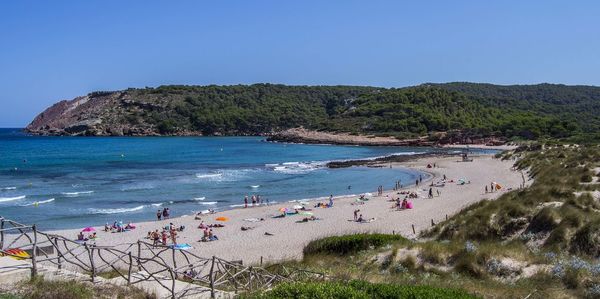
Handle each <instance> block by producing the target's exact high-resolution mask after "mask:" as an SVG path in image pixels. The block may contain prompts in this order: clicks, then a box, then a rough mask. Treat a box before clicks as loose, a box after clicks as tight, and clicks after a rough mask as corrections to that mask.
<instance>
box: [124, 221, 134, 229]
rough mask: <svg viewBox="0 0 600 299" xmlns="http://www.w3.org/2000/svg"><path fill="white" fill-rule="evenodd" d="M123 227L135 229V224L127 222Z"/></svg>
mask: <svg viewBox="0 0 600 299" xmlns="http://www.w3.org/2000/svg"><path fill="white" fill-rule="evenodd" d="M125 229H135V225H134V224H133V223H131V222H129V223H127V225H125Z"/></svg>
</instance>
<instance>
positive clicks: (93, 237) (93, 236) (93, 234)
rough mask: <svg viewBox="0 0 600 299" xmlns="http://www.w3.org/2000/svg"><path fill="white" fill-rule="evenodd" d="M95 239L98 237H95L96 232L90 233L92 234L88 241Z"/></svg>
mask: <svg viewBox="0 0 600 299" xmlns="http://www.w3.org/2000/svg"><path fill="white" fill-rule="evenodd" d="M96 238H98V236H97V235H96V232H93V233H92V234H91V235H90V236H89V237H88V239H90V240H95V239H96Z"/></svg>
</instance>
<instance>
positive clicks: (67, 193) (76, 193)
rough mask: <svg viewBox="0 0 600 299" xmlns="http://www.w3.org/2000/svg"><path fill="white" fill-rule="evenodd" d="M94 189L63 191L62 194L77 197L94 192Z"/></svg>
mask: <svg viewBox="0 0 600 299" xmlns="http://www.w3.org/2000/svg"><path fill="white" fill-rule="evenodd" d="M92 193H94V191H79V192H61V193H60V194H62V195H64V196H68V197H77V196H79V195H85V194H92Z"/></svg>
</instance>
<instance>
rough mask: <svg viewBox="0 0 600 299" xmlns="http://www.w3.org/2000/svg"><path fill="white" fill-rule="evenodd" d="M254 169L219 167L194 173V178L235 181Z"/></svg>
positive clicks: (211, 180) (210, 180)
mask: <svg viewBox="0 0 600 299" xmlns="http://www.w3.org/2000/svg"><path fill="white" fill-rule="evenodd" d="M252 171H255V169H220V170H215V171H211V172H205V173H196V174H195V177H196V179H198V180H200V181H209V182H235V181H238V180H239V179H242V178H244V177H246V176H247V175H248V173H250V172H252Z"/></svg>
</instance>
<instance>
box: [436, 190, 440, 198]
mask: <svg viewBox="0 0 600 299" xmlns="http://www.w3.org/2000/svg"><path fill="white" fill-rule="evenodd" d="M435 192H437V195H438V197H440V195H441V194H440V189H435Z"/></svg>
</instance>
